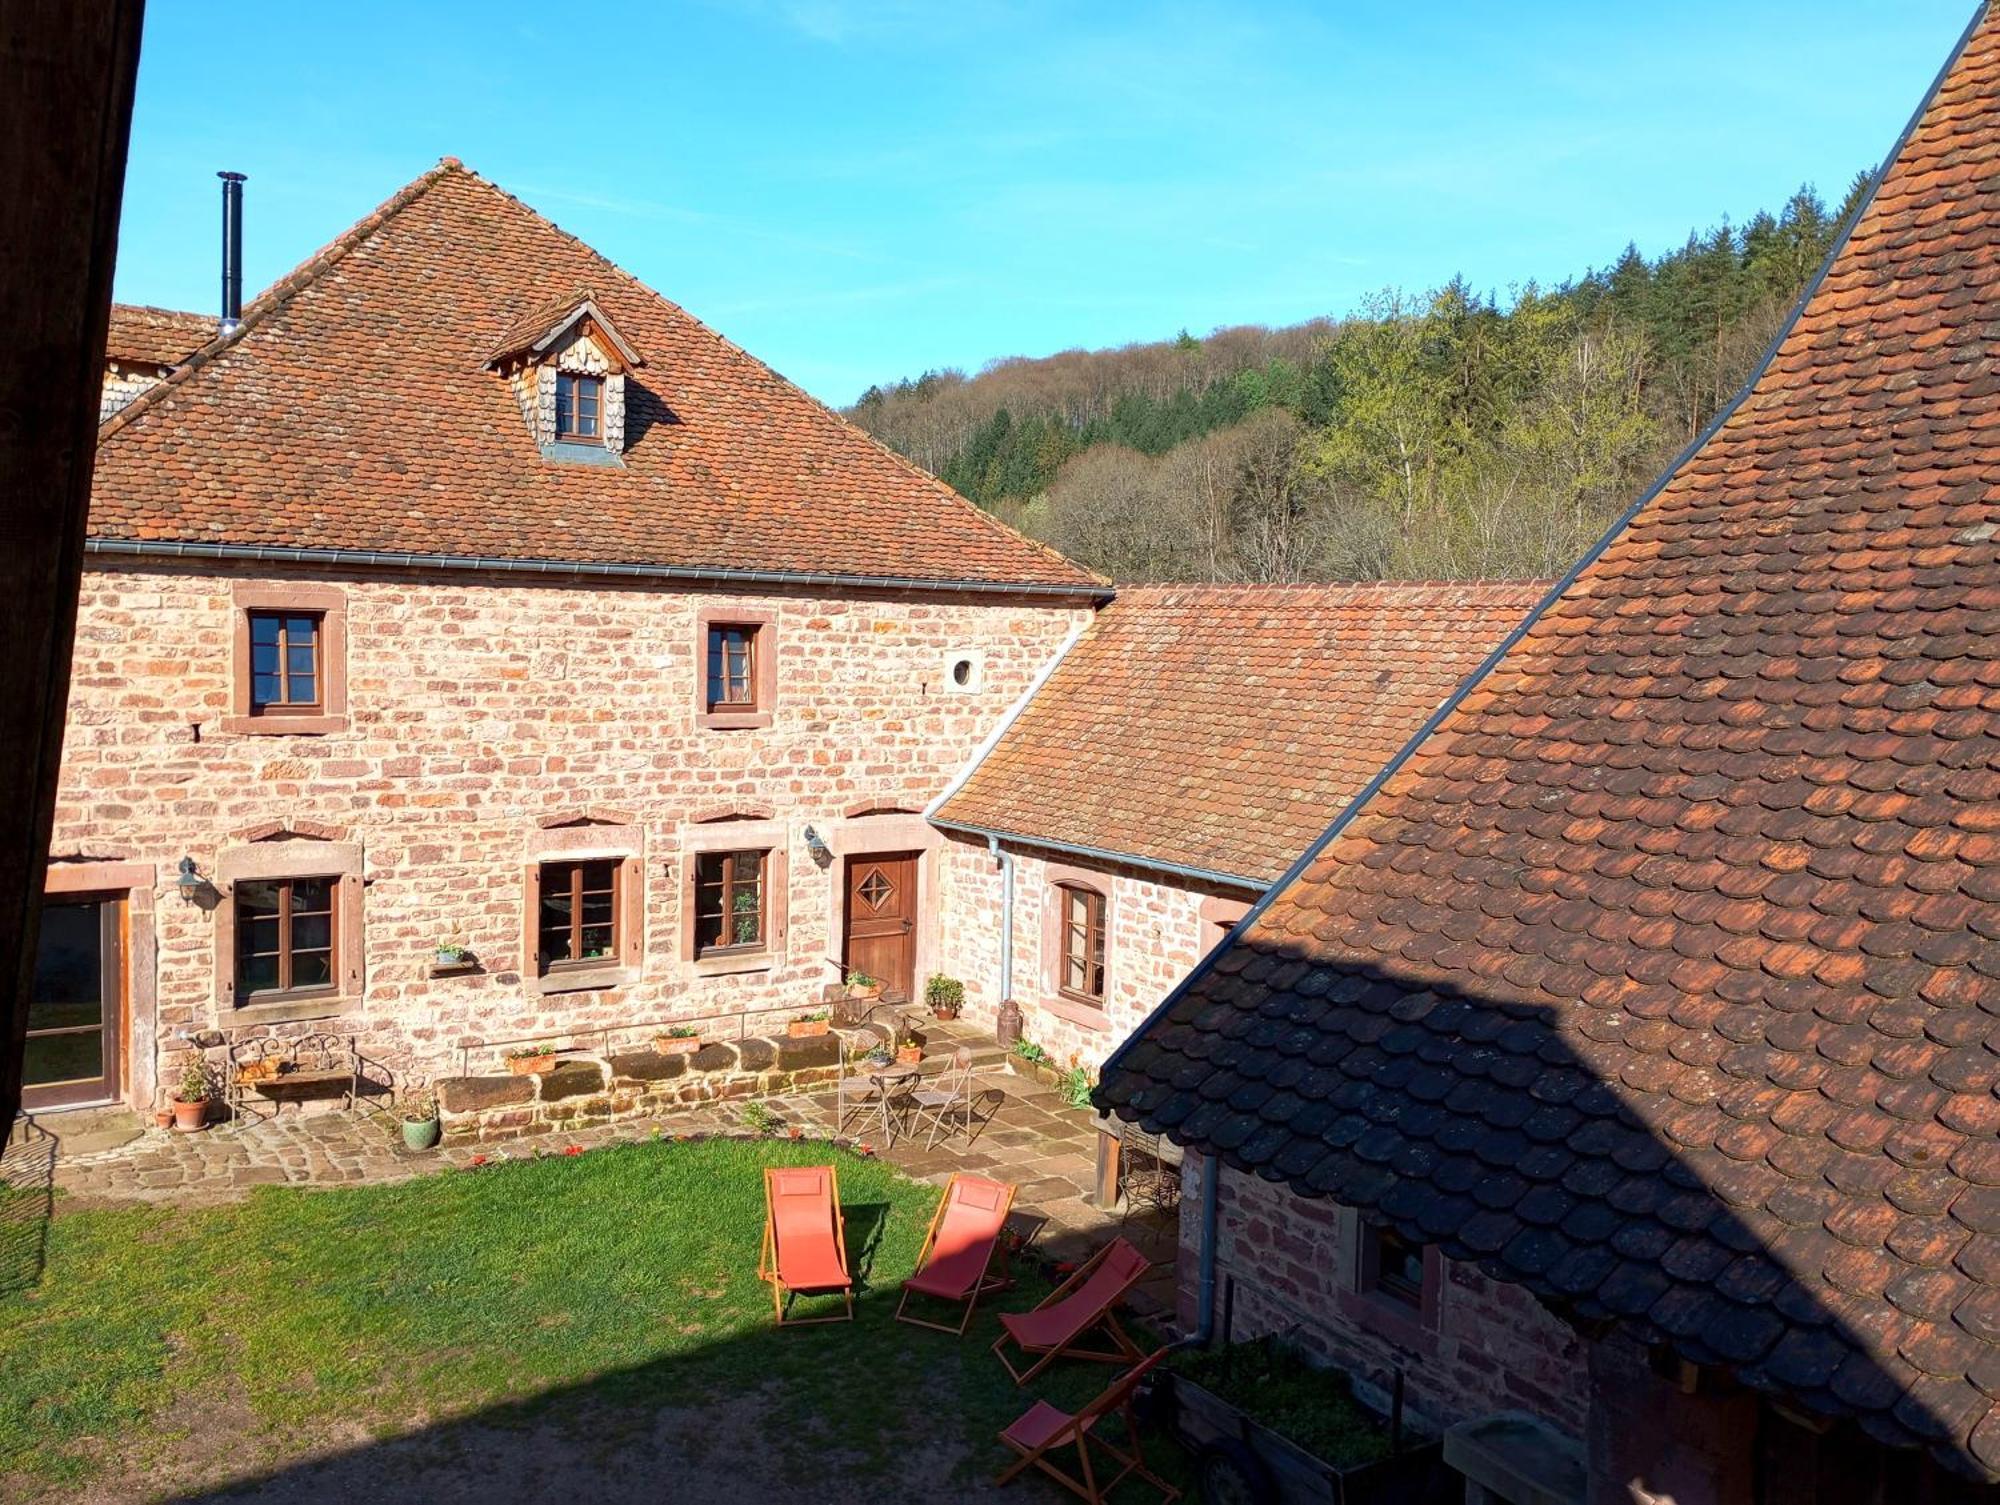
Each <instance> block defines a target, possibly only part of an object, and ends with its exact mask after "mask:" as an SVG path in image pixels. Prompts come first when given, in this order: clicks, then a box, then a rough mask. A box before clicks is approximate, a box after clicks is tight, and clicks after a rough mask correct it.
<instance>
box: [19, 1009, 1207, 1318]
mask: <svg viewBox="0 0 2000 1505" xmlns="http://www.w3.org/2000/svg"><path fill="white" fill-rule="evenodd" d="M930 1033H931V1042H932V1044H931V1049H930V1053H929V1055H928V1057H927V1059H926V1070H927V1071H928V1070H931V1069H935V1068H937V1067H941V1066H942V1064H943V1063H944V1061H945V1059H947V1058H948V1057H949V1055H950V1054H951V1052H952V1050H953V1049H955V1048H956V1047H957V1046H958V1045H960V1044H965V1045H969V1046H971V1047H973V1050H974V1059H975V1064H976V1067H977V1070H978V1072H979V1077H978V1083H977V1085H978V1088H979V1090H980V1091H981V1093H982V1100H981V1103H980V1107H979V1115H978V1120H977V1121H976V1123H975V1126H974V1134H973V1137H972V1139H971V1141H970V1142H969V1143H968V1141H967V1140H966V1138H965V1136H963V1135H958V1136H955V1137H953V1138H951V1139H949V1140H946V1139H943V1138H941V1139H940V1141H939V1143H938V1144H937V1146H936V1148H935V1149H927V1148H926V1147H925V1144H924V1140H923V1137H922V1136H907V1137H906V1136H904V1135H901V1134H898V1135H897V1137H896V1140H895V1143H894V1144H893V1145H891V1146H885V1145H884V1144H883V1143H882V1136H881V1134H880V1133H879V1132H878V1131H877V1127H876V1123H875V1120H874V1117H873V1115H872V1113H871V1114H870V1115H869V1116H868V1117H866V1118H864V1117H863V1115H861V1114H860V1113H859V1112H853V1113H851V1114H850V1116H849V1119H848V1123H847V1133H846V1136H845V1137H846V1138H847V1139H848V1140H850V1141H851V1142H853V1143H855V1144H857V1145H865V1146H867V1147H868V1149H869V1150H870V1151H871V1152H873V1153H876V1154H879V1155H881V1156H882V1158H883V1159H885V1160H888V1161H889V1162H890V1163H892V1164H894V1165H896V1166H898V1167H900V1168H901V1169H903V1170H904V1171H906V1172H907V1173H909V1174H910V1175H912V1176H915V1177H917V1178H918V1179H920V1180H925V1181H930V1182H933V1183H937V1184H942V1183H943V1182H944V1181H945V1180H946V1179H947V1178H948V1177H949V1176H950V1175H951V1173H952V1172H953V1171H954V1170H967V1171H973V1172H976V1173H978V1174H981V1175H987V1176H993V1177H995V1178H997V1179H1000V1180H1004V1181H1010V1182H1013V1183H1014V1184H1015V1185H1016V1186H1017V1187H1018V1188H1019V1191H1018V1193H1017V1197H1016V1203H1015V1206H1016V1217H1017V1219H1019V1220H1020V1222H1021V1224H1022V1226H1023V1227H1024V1230H1025V1229H1027V1228H1038V1232H1037V1234H1036V1241H1037V1247H1039V1248H1041V1249H1042V1250H1044V1251H1046V1252H1048V1253H1050V1254H1052V1255H1053V1256H1055V1257H1057V1258H1061V1259H1075V1258H1081V1257H1084V1256H1086V1255H1087V1254H1088V1253H1089V1252H1090V1251H1092V1250H1094V1249H1096V1248H1097V1247H1099V1246H1100V1245H1102V1244H1103V1243H1105V1242H1107V1241H1109V1240H1110V1239H1111V1238H1113V1237H1115V1236H1117V1235H1119V1234H1123V1235H1124V1236H1125V1237H1127V1238H1129V1239H1131V1240H1132V1242H1133V1243H1135V1244H1137V1245H1138V1246H1139V1247H1140V1248H1141V1249H1142V1250H1144V1251H1145V1253H1146V1254H1147V1255H1148V1257H1150V1258H1151V1259H1153V1260H1154V1261H1156V1268H1155V1274H1154V1277H1153V1279H1152V1280H1150V1281H1149V1282H1148V1283H1147V1285H1146V1286H1145V1287H1144V1288H1143V1289H1142V1291H1141V1292H1140V1293H1139V1294H1140V1296H1141V1298H1142V1299H1141V1300H1140V1301H1138V1302H1137V1303H1136V1304H1137V1305H1139V1306H1140V1307H1141V1308H1142V1309H1145V1310H1149V1311H1170V1310H1171V1309H1172V1299H1171V1297H1172V1269H1173V1259H1174V1252H1175V1230H1174V1227H1173V1224H1172V1221H1171V1219H1170V1218H1169V1219H1160V1218H1152V1219H1142V1218H1140V1217H1137V1216H1135V1217H1133V1218H1131V1219H1130V1220H1129V1221H1127V1220H1124V1219H1123V1218H1122V1216H1121V1213H1120V1211H1119V1210H1117V1209H1112V1210H1105V1209H1102V1208H1099V1207H1098V1206H1096V1205H1095V1203H1094V1202H1093V1201H1092V1193H1093V1190H1094V1187H1095V1181H1096V1140H1097V1131H1096V1125H1095V1120H1094V1118H1093V1116H1092V1115H1091V1114H1089V1113H1088V1112H1080V1111H1078V1110H1076V1109H1073V1108H1070V1107H1068V1106H1067V1105H1066V1104H1065V1103H1064V1102H1063V1100H1062V1099H1061V1097H1060V1096H1058V1095H1057V1094H1056V1093H1055V1092H1054V1091H1052V1090H1050V1089H1049V1088H1048V1087H1046V1086H1044V1085H1043V1084H1042V1083H1041V1082H1039V1081H1036V1080H1035V1079H1033V1078H1032V1077H1027V1076H1021V1075H1016V1074H1014V1073H1013V1072H1011V1071H1010V1070H1008V1069H1007V1066H1006V1062H1005V1059H1004V1056H1003V1054H1002V1052H1001V1051H1000V1049H999V1048H998V1047H997V1046H995V1045H994V1044H993V1042H992V1040H991V1039H990V1037H984V1036H979V1035H976V1034H974V1033H972V1032H970V1031H966V1030H960V1029H957V1028H956V1027H953V1026H935V1025H933V1026H931V1028H930ZM766 1104H767V1106H768V1107H769V1108H770V1109H771V1110H772V1112H773V1114H774V1115H775V1116H776V1118H777V1120H778V1126H777V1128H776V1129H775V1130H774V1131H773V1132H776V1133H779V1134H787V1133H790V1132H791V1131H793V1130H795V1129H796V1130H798V1131H799V1132H801V1133H802V1134H804V1135H805V1136H807V1137H811V1138H820V1137H831V1136H833V1134H834V1125H833V1113H834V1102H833V1094H832V1092H831V1091H830V1090H828V1091H817V1092H811V1093H806V1094H802V1095H799V1096H795V1097H782V1098H771V1099H767V1100H766ZM743 1109H744V1102H743V1101H742V1100H734V1101H727V1102H719V1103H710V1104H704V1105H702V1106H700V1107H690V1108H687V1109H684V1110H681V1111H677V1112H674V1113H672V1114H667V1115H663V1116H660V1117H654V1118H635V1119H626V1120H622V1121H620V1122H617V1123H613V1124H606V1125H602V1126H598V1127H593V1128H588V1129H581V1130H576V1131H573V1132H557V1133H549V1134H543V1135H538V1136H535V1137H532V1138H523V1139H517V1140H513V1141H510V1142H507V1143H505V1144H500V1145H494V1144H483V1145H482V1144H476V1143H468V1144H462V1145H451V1146H444V1147H440V1148H438V1149H436V1150H430V1151H424V1152H413V1151H411V1150H409V1149H407V1148H406V1147H405V1146H404V1144H403V1142H402V1136H401V1126H400V1122H399V1120H398V1119H397V1118H396V1116H395V1115H394V1114H393V1113H389V1112H385V1111H381V1110H373V1109H363V1110H361V1111H358V1112H353V1113H334V1112H325V1113H316V1114H310V1115H304V1116H301V1115H298V1114H296V1113H286V1114H284V1115H282V1116H280V1117H278V1118H274V1119H262V1120H255V1121H251V1122H248V1123H243V1124H224V1125H219V1126H216V1127H212V1128H209V1129H207V1130H204V1131H203V1132H201V1133H198V1134H178V1133H175V1132H174V1131H173V1130H171V1129H155V1128H150V1127H149V1128H147V1129H145V1130H144V1131H143V1132H142V1133H141V1134H140V1135H139V1136H138V1137H137V1138H136V1139H133V1140H131V1141H130V1142H129V1143H126V1144H122V1145H119V1146H116V1147H114V1148H110V1149H101V1150H95V1151H91V1152H88V1153H83V1154H72V1155H65V1154H63V1153H61V1152H60V1151H58V1152H57V1153H56V1156H55V1170H54V1181H55V1186H56V1188H57V1190H58V1191H59V1192H60V1193H61V1194H62V1195H61V1196H60V1198H59V1200H58V1202H57V1204H56V1206H57V1211H58V1213H60V1212H61V1211H63V1210H67V1209H71V1208H82V1207H91V1206H106V1205H111V1204H116V1203H120V1202H133V1201H140V1202H172V1203H175V1204H177V1205H181V1206H200V1205H204V1204H213V1203H217V1202H226V1201H229V1200H232V1199H234V1198H237V1197H241V1196H244V1195H246V1194H247V1193H248V1192H249V1191H250V1190H251V1189H252V1188H254V1187H258V1186H277V1185H294V1186H330V1185H341V1184H348V1183H359V1182H375V1181H400V1180H405V1179H408V1178H410V1177H413V1176H422V1175H430V1174H434V1173H437V1172H440V1171H445V1170H450V1169H456V1168H461V1167H464V1166H466V1165H468V1164H470V1163H471V1162H472V1161H473V1160H474V1159H475V1158H476V1157H479V1156H484V1157H485V1158H486V1159H487V1160H488V1161H493V1160H500V1159H505V1158H519V1157H522V1156H530V1155H533V1154H535V1153H536V1152H537V1151H538V1150H539V1151H540V1152H542V1153H544V1154H547V1153H561V1152H562V1151H563V1150H564V1149H565V1148H567V1147H568V1146H570V1145H581V1146H583V1147H584V1148H586V1149H589V1148H593V1147H595V1146H599V1145H606V1144H620V1143H627V1142H636V1141H643V1140H650V1139H654V1138H658V1137H663V1136H665V1137H670V1136H674V1135H699V1134H743V1133H747V1132H748V1130H747V1129H746V1127H745V1125H744V1120H743ZM44 1122H45V1125H46V1126H50V1127H54V1128H56V1129H57V1130H58V1132H59V1131H60V1120H59V1119H57V1118H55V1117H53V1116H50V1117H49V1118H47V1119H46V1120H45V1121H44Z"/></svg>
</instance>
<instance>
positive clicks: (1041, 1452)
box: [993, 1348, 1181, 1505]
mask: <svg viewBox="0 0 2000 1505" xmlns="http://www.w3.org/2000/svg"><path fill="white" fill-rule="evenodd" d="M1166 1355H1167V1350H1166V1349H1164V1348H1162V1349H1159V1350H1158V1351H1156V1352H1155V1353H1153V1354H1151V1355H1149V1356H1147V1357H1146V1358H1143V1359H1141V1360H1140V1361H1139V1362H1138V1363H1137V1364H1136V1365H1134V1366H1133V1367H1132V1368H1131V1369H1128V1370H1126V1371H1125V1373H1124V1374H1122V1375H1120V1376H1119V1377H1118V1378H1117V1379H1115V1380H1113V1381H1112V1382H1111V1383H1110V1385H1108V1386H1107V1387H1106V1388H1105V1390H1104V1392H1103V1394H1101V1395H1099V1396H1098V1397H1097V1399H1096V1400H1094V1401H1092V1402H1091V1403H1090V1404H1089V1405H1087V1406H1085V1407H1084V1408H1083V1409H1082V1410H1080V1411H1078V1412H1077V1413H1076V1414H1075V1415H1074V1416H1071V1417H1070V1418H1069V1419H1068V1420H1067V1421H1065V1422H1064V1423H1063V1425H1062V1426H1061V1427H1059V1428H1057V1429H1056V1431H1055V1432H1053V1433H1051V1434H1050V1436H1049V1437H1048V1439H1047V1440H1046V1441H1044V1442H1043V1443H1041V1445H1040V1446H1038V1447H1032V1448H1031V1447H1025V1446H1023V1445H1022V1444H1021V1443H1019V1442H1016V1441H1015V1440H1014V1439H1013V1438H1011V1437H1009V1436H1008V1435H1007V1432H1004V1431H1003V1432H1002V1433H1001V1434H1000V1441H1001V1442H1002V1443H1004V1444H1005V1445H1006V1446H1008V1447H1009V1448H1012V1449H1013V1450H1014V1451H1015V1452H1016V1453H1018V1454H1020V1457H1019V1458H1017V1459H1016V1460H1015V1461H1014V1462H1013V1463H1012V1464H1010V1465H1008V1467H1007V1468H1005V1469H1004V1470H1002V1471H1001V1473H1000V1474H999V1475H998V1476H997V1477H996V1478H995V1479H994V1481H993V1482H994V1483H995V1484H1006V1483H1009V1482H1010V1481H1012V1480H1013V1479H1015V1478H1016V1477H1018V1476H1019V1475H1020V1473H1021V1472H1022V1471H1023V1470H1024V1469H1027V1468H1029V1467H1033V1468H1037V1469H1039V1470H1041V1472H1043V1473H1045V1474H1047V1475H1048V1476H1049V1477H1050V1478H1051V1479H1053V1480H1055V1481H1056V1483H1058V1484H1060V1485H1062V1487H1063V1488H1064V1489H1067V1490H1068V1491H1069V1492H1070V1493H1071V1494H1074V1495H1079V1496H1081V1497H1082V1498H1083V1499H1085V1500H1088V1501H1089V1502H1090V1505H1103V1501H1104V1498H1105V1496H1107V1495H1108V1494H1110V1493H1111V1491H1112V1490H1114V1489H1116V1488H1117V1487H1118V1486H1119V1485H1120V1484H1123V1483H1124V1482H1125V1481H1126V1480H1127V1479H1132V1478H1137V1479H1143V1480H1145V1481H1146V1483H1148V1484H1150V1485H1152V1486H1153V1488H1155V1489H1157V1490H1158V1491H1159V1492H1160V1499H1161V1502H1162V1505H1172V1502H1173V1501H1175V1500H1178V1499H1179V1498H1180V1496H1181V1492H1180V1491H1179V1490H1178V1489H1176V1488H1175V1487H1174V1486H1173V1485H1171V1484H1169V1483H1168V1482H1167V1481H1166V1480H1165V1479H1162V1478H1161V1477H1160V1476H1159V1475H1158V1474H1156V1473H1154V1472H1153V1471H1152V1470H1151V1469H1150V1468H1148V1467H1147V1466H1146V1454H1145V1449H1144V1446H1143V1444H1142V1443H1141V1442H1140V1438H1139V1418H1138V1417H1137V1416H1135V1415H1134V1414H1133V1411H1132V1395H1133V1392H1134V1391H1136V1390H1137V1389H1138V1388H1139V1381H1140V1380H1141V1379H1143V1378H1144V1377H1145V1375H1146V1372H1147V1371H1148V1370H1149V1369H1151V1368H1152V1367H1153V1366H1154V1365H1155V1364H1157V1363H1159V1362H1160V1360H1161V1359H1163V1358H1165V1357H1166ZM1030 1413H1032V1408H1030ZM1114 1413H1115V1414H1116V1415H1117V1416H1118V1417H1119V1419H1120V1420H1121V1421H1122V1422H1123V1423H1124V1425H1125V1439H1124V1440H1125V1448H1129V1449H1130V1450H1131V1451H1129V1452H1127V1451H1126V1450H1125V1448H1120V1447H1118V1446H1117V1445H1115V1444H1114V1443H1112V1442H1110V1441H1109V1440H1107V1439H1106V1438H1105V1437H1104V1436H1103V1434H1102V1433H1101V1432H1099V1431H1098V1429H1097V1427H1096V1423H1097V1422H1098V1421H1099V1420H1100V1419H1101V1418H1103V1417H1105V1416H1107V1415H1111V1414H1114ZM1015 1425H1019V1422H1018V1421H1017V1422H1016V1423H1015ZM1008 1430H1009V1431H1011V1430H1012V1428H1009V1429H1008ZM1093 1442H1094V1443H1096V1444H1097V1447H1098V1449H1099V1450H1100V1451H1101V1452H1103V1453H1104V1454H1105V1456H1106V1457H1108V1458H1110V1459H1111V1460H1112V1461H1113V1462H1115V1463H1119V1464H1122V1465H1123V1467H1121V1468H1120V1469H1119V1470H1118V1472H1117V1473H1115V1474H1113V1475H1112V1476H1111V1477H1110V1478H1108V1479H1106V1480H1104V1481H1103V1482H1102V1483H1100V1482H1099V1481H1098V1478H1097V1470H1096V1469H1095V1468H1094V1467H1093V1466H1092V1462H1091V1456H1090V1445H1091V1444H1092V1443H1093ZM1072 1445H1074V1446H1075V1448H1076V1456H1077V1464H1078V1467H1079V1470H1080V1475H1079V1474H1072V1473H1070V1472H1069V1471H1068V1470H1066V1469H1062V1468H1058V1467H1057V1466H1056V1464H1055V1463H1054V1462H1053V1461H1052V1460H1051V1458H1050V1457H1049V1454H1051V1453H1052V1452H1055V1451H1056V1450H1058V1449H1060V1448H1065V1447H1069V1446H1072Z"/></svg>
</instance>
